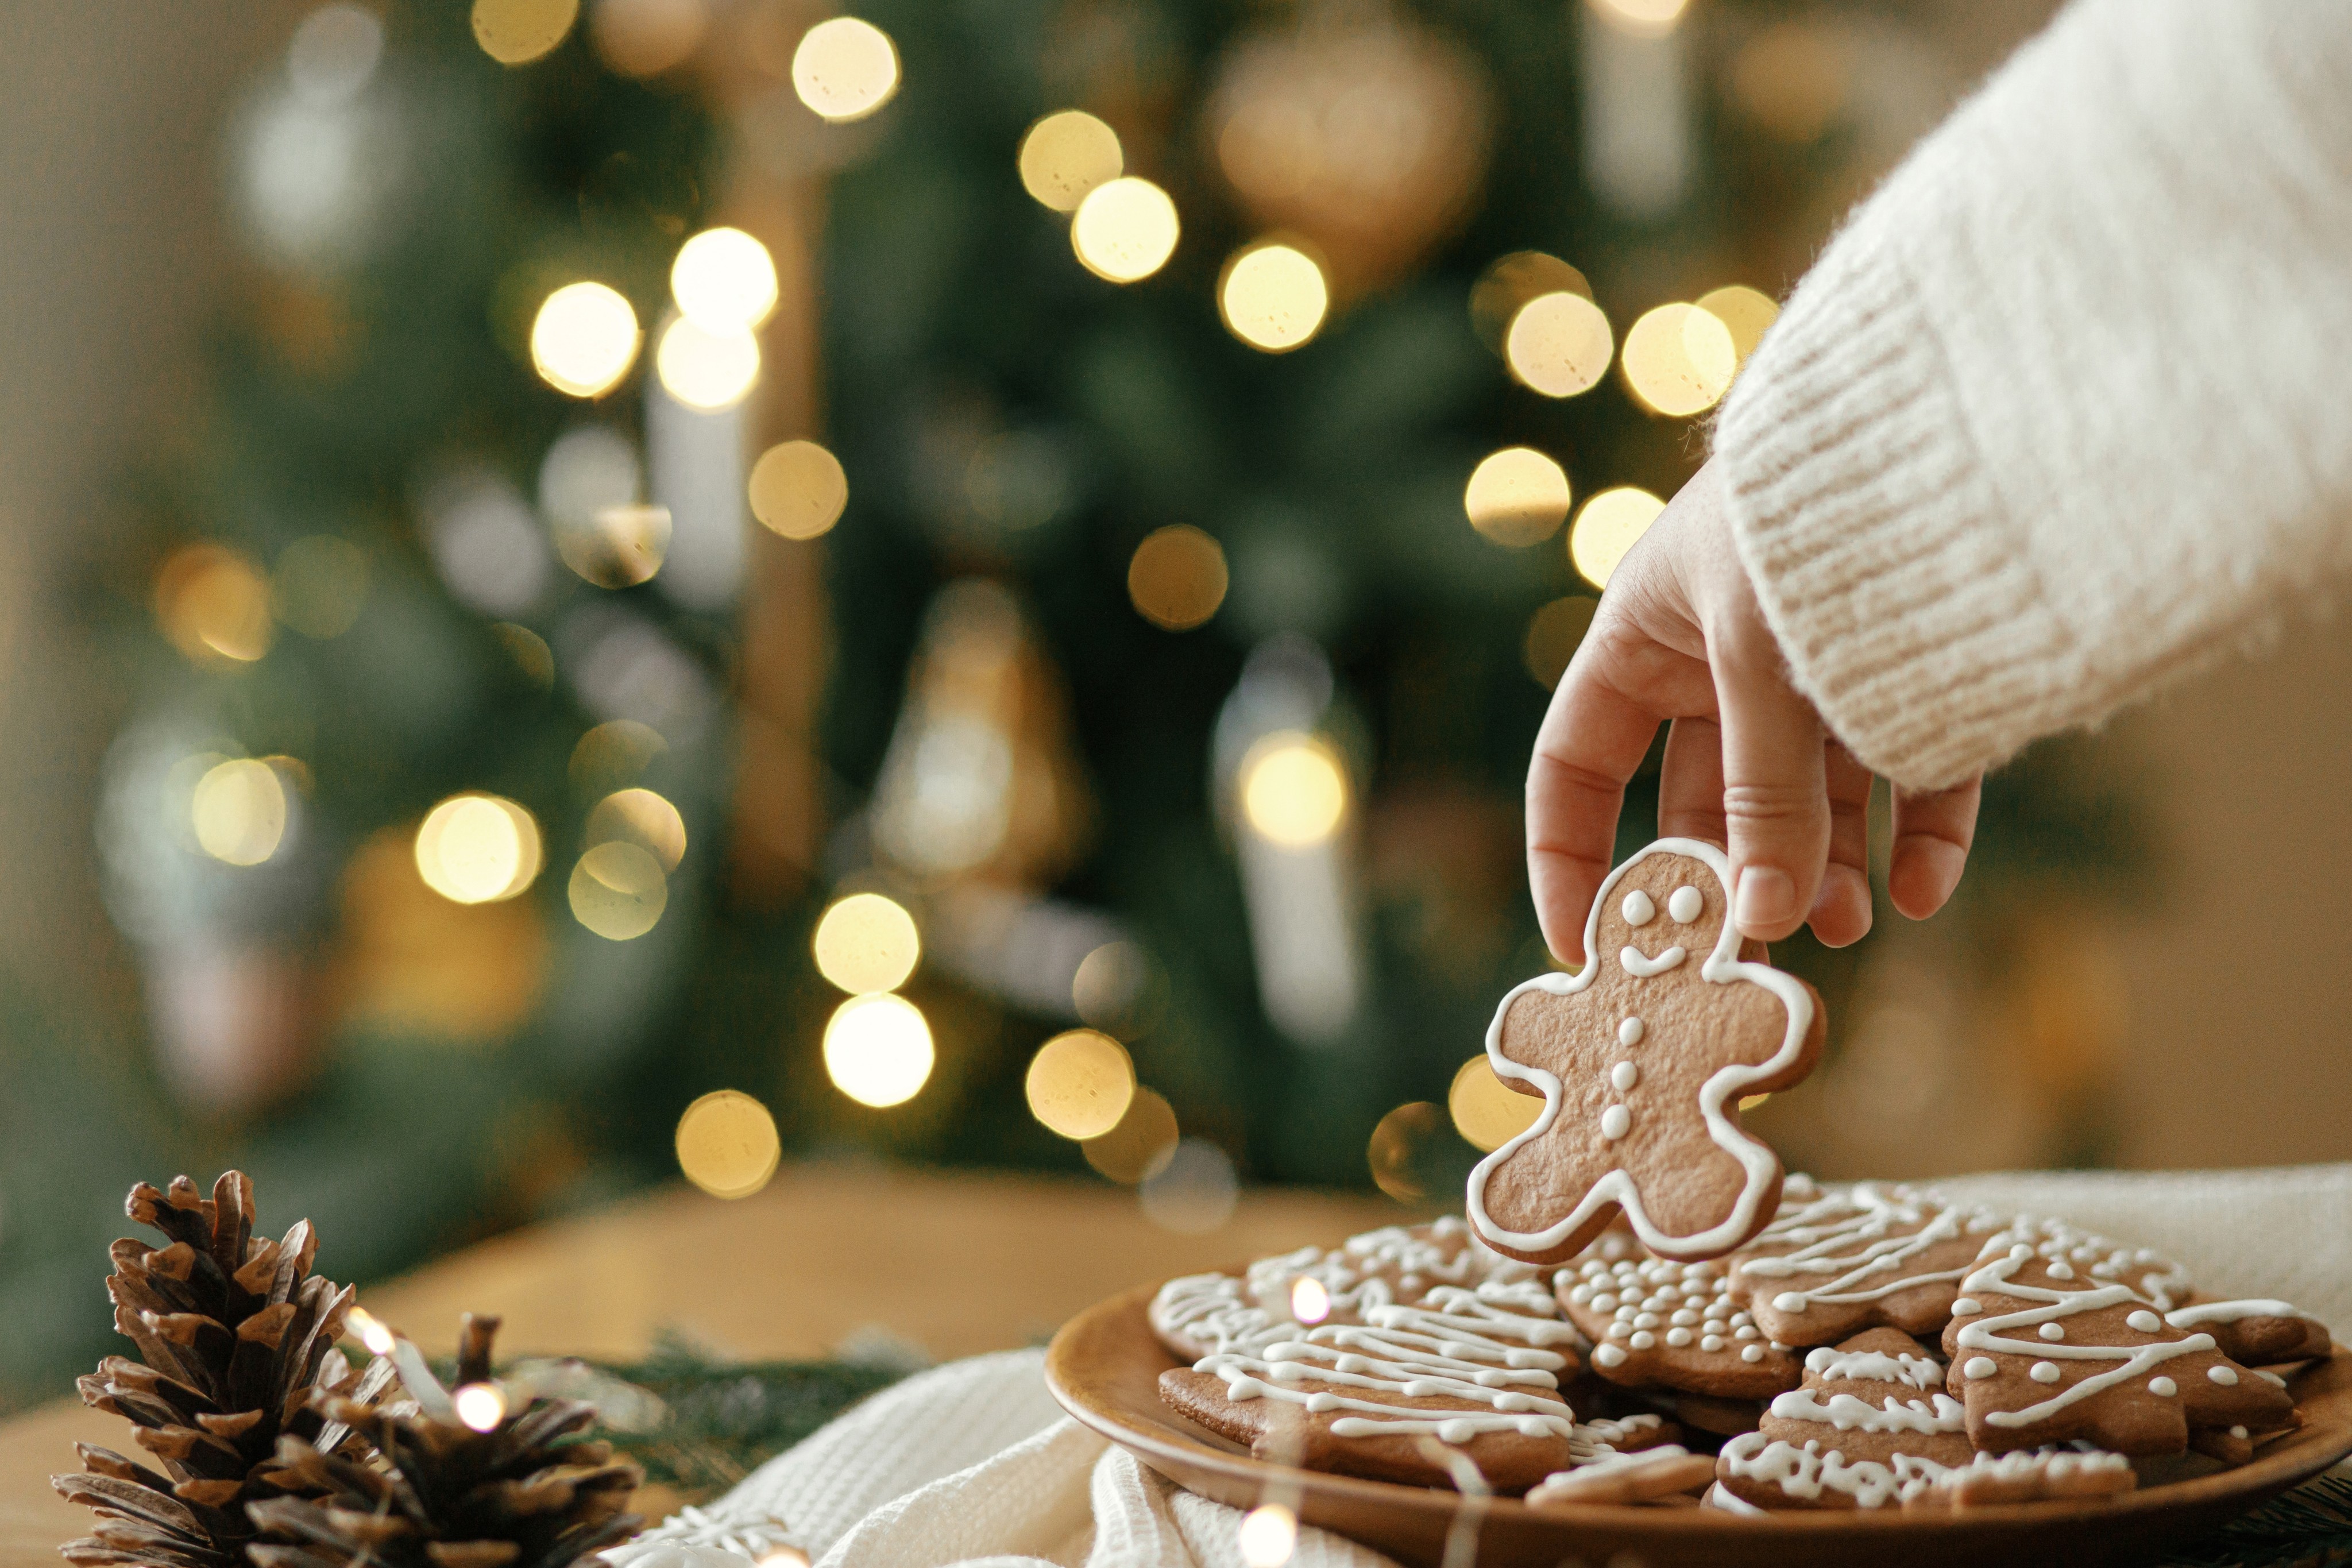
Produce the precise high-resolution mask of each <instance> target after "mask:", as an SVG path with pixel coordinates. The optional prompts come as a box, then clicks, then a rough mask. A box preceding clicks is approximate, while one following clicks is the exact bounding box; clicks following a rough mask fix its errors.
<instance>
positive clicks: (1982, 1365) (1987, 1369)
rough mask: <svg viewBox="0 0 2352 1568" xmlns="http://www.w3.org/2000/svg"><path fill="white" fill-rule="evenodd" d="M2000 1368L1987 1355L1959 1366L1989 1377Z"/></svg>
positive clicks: (1977, 1374)
mask: <svg viewBox="0 0 2352 1568" xmlns="http://www.w3.org/2000/svg"><path fill="white" fill-rule="evenodd" d="M1960 1371H1961V1372H1963V1373H1966V1374H1967V1375H1969V1376H1970V1377H1990V1376H1991V1375H1992V1374H1993V1373H1997V1372H1999V1371H2000V1367H1999V1366H1997V1365H1995V1364H1994V1363H1993V1359H1992V1357H1990V1356H1987V1355H1979V1356H1970V1357H1969V1364H1968V1365H1966V1366H1964V1367H1962V1368H1960ZM2158 1381H2161V1380H2160V1379H2159V1380H2158Z"/></svg>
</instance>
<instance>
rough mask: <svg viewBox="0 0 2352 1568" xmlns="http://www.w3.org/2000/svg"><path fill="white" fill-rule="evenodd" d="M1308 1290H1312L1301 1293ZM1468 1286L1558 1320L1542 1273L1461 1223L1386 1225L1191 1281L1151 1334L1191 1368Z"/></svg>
mask: <svg viewBox="0 0 2352 1568" xmlns="http://www.w3.org/2000/svg"><path fill="white" fill-rule="evenodd" d="M1303 1282H1311V1283H1310V1284H1306V1285H1305V1288H1302V1283H1303ZM1439 1285H1467V1286H1470V1287H1473V1288H1475V1289H1481V1290H1483V1291H1484V1292H1485V1299H1486V1300H1488V1301H1490V1302H1499V1303H1507V1304H1511V1305H1512V1309H1513V1310H1517V1311H1520V1312H1523V1313H1525V1314H1527V1315H1528V1316H1532V1317H1538V1318H1545V1317H1550V1316H1553V1315H1554V1310H1555V1309H1554V1308H1553V1306H1552V1304H1551V1302H1550V1300H1549V1291H1548V1290H1547V1289H1546V1288H1545V1287H1544V1285H1543V1284H1542V1282H1541V1281H1540V1279H1538V1277H1537V1273H1536V1270H1535V1269H1533V1268H1529V1267H1528V1265H1526V1264H1524V1263H1520V1262H1518V1261H1517V1260H1516V1259H1513V1258H1505V1257H1503V1256H1502V1255H1501V1254H1499V1253H1497V1252H1496V1251H1494V1250H1493V1249H1492V1248H1490V1247H1485V1246H1482V1245H1480V1244H1479V1242H1478V1241H1477V1239H1476V1238H1475V1237H1473V1236H1472V1235H1471V1234H1470V1227H1469V1226H1467V1225H1465V1224H1464V1223H1463V1221H1462V1220H1461V1219H1460V1218H1458V1217H1454V1216H1451V1215H1449V1216H1447V1217H1445V1218H1443V1219H1439V1220H1435V1221H1433V1222H1431V1223H1430V1224H1427V1225H1417V1226H1382V1227H1381V1229H1378V1230H1371V1231H1366V1232H1364V1233H1363V1234H1361V1235H1360V1236H1352V1237H1349V1238H1348V1239H1347V1241H1346V1242H1344V1243H1342V1244H1341V1245H1340V1246H1339V1247H1330V1248H1324V1247H1300V1248H1298V1249H1297V1251H1295V1252H1286V1253H1283V1254H1280V1255H1278V1256H1276V1257H1273V1258H1259V1259H1258V1260H1257V1261H1255V1263H1252V1264H1251V1265H1249V1267H1248V1268H1246V1269H1245V1270H1244V1272H1243V1273H1241V1274H1239V1275H1234V1274H1191V1275H1186V1276H1184V1277H1183V1278H1181V1279H1171V1280H1170V1281H1169V1282H1168V1283H1167V1284H1165V1285H1163V1286H1161V1287H1160V1293H1159V1294H1158V1295H1157V1296H1156V1297H1154V1298H1153V1300H1152V1302H1151V1307H1150V1314H1149V1315H1150V1322H1151V1331H1152V1332H1153V1334H1154V1335H1156V1336H1157V1337H1158V1339H1159V1340H1160V1343H1161V1344H1163V1345H1166V1346H1167V1347H1168V1349H1169V1351H1170V1352H1171V1353H1172V1354H1175V1355H1177V1356H1180V1357H1181V1358H1182V1359H1184V1360H1186V1361H1197V1360H1198V1359H1200V1358H1201V1357H1202V1356H1204V1355H1207V1354H1210V1353H1211V1352H1214V1351H1219V1350H1227V1349H1232V1348H1234V1347H1235V1346H1238V1345H1242V1344H1244V1343H1257V1342H1265V1341H1266V1340H1268V1339H1274V1338H1282V1337H1286V1336H1288V1335H1291V1334H1294V1333H1296V1332H1297V1331H1299V1329H1301V1328H1302V1327H1305V1328H1311V1327H1313V1326H1314V1325H1316V1324H1318V1323H1324V1322H1329V1323H1361V1322H1363V1321H1366V1320H1365V1318H1364V1313H1365V1311H1366V1310H1368V1309H1370V1308H1372V1307H1377V1306H1387V1305H1396V1304H1406V1305H1409V1304H1412V1303H1414V1302H1417V1301H1419V1300H1421V1299H1422V1298H1423V1296H1424V1295H1426V1294H1427V1293H1428V1291H1429V1290H1430V1289H1432V1288H1433V1287H1434V1286H1439Z"/></svg>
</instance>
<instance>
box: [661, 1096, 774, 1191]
mask: <svg viewBox="0 0 2352 1568" xmlns="http://www.w3.org/2000/svg"><path fill="white" fill-rule="evenodd" d="M675 1147H676V1148H677V1168H678V1169H679V1170H680V1171H682V1172H684V1173H685V1174H686V1179H687V1180H688V1181H689V1182H692V1183H693V1184H695V1185H696V1186H698V1187H700V1188H701V1189H702V1190H703V1191H704V1192H706V1193H709V1194H710V1195H711V1196H712V1197H714V1198H748V1197H750V1196H751V1194H753V1193H756V1192H758V1191H759V1190H760V1189H761V1188H762V1187H764V1186H766V1185H767V1184H768V1181H769V1178H771V1177H772V1176H773V1175H774V1174H775V1173H776V1163H777V1161H778V1160H779V1159H780V1158H781V1157H782V1150H783V1145H782V1142H781V1141H780V1140H779V1139H778V1138H777V1136H776V1119H775V1118H774V1117H773V1116H771V1115H770V1114H769V1113H768V1108H767V1107H766V1106H764V1105H762V1104H761V1103H760V1102H759V1101H758V1100H754V1099H752V1098H751V1096H750V1095H748V1094H745V1093H743V1092H742V1091H741V1090H740V1089H717V1090H714V1091H713V1092H711V1093H709V1094H706V1095H704V1096H703V1097H702V1098H701V1099H699V1100H696V1101H695V1102H694V1103H693V1104H691V1105H689V1106H688V1107H687V1108H686V1114H684V1115H683V1116H680V1117H679V1118H678V1119H677V1139H676V1142H675Z"/></svg>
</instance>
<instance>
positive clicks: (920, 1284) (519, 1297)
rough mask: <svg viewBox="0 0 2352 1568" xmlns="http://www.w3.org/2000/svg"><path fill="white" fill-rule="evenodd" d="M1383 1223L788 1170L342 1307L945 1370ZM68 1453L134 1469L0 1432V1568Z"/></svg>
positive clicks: (1351, 1214) (23, 1557)
mask: <svg viewBox="0 0 2352 1568" xmlns="http://www.w3.org/2000/svg"><path fill="white" fill-rule="evenodd" d="M1402 1217H1405V1216H1404V1215H1403V1214H1402V1211H1401V1210H1399V1209H1398V1208H1397V1207H1396V1206H1395V1205H1391V1204H1388V1203H1385V1202H1382V1201H1381V1200H1378V1199H1371V1198H1364V1197H1356V1196H1344V1197H1343V1196H1337V1195H1327V1194H1312V1193H1295V1192H1265V1193H1254V1194H1244V1196H1243V1198H1242V1201H1241V1204H1240V1205H1239V1207H1238V1208H1237V1209H1236V1210H1235V1212H1234V1216H1233V1218H1232V1219H1231V1220H1229V1221H1228V1222H1227V1223H1226V1224H1225V1225H1224V1226H1223V1227H1222V1228H1220V1229H1218V1230H1216V1231H1213V1232H1212V1233H1210V1234H1208V1235H1205V1236H1180V1235H1177V1234H1174V1233H1172V1232H1170V1231H1167V1230H1163V1229H1161V1228H1160V1227H1159V1226H1155V1225H1153V1224H1152V1223H1150V1221H1149V1220H1147V1219H1146V1218H1145V1217H1144V1215H1143V1213H1142V1211H1141V1209H1140V1208H1139V1205H1138V1204H1137V1202H1136V1198H1135V1194H1133V1193H1132V1192H1131V1191H1129V1190H1127V1189H1125V1188H1118V1187H1112V1186H1109V1185H1108V1184H1102V1183H1088V1182H1076V1181H1071V1182H1055V1181H1039V1180H1034V1179H1027V1178H1018V1177H1009V1176H993V1175H983V1174H975V1173H952V1174H949V1173H914V1172H908V1171H900V1170H892V1169H889V1168H887V1167H883V1166H879V1165H873V1166H865V1165H808V1166H787V1167H785V1168H784V1169H783V1170H782V1171H780V1172H779V1173H777V1175H776V1179H775V1180H774V1181H773V1182H772V1183H771V1184H769V1185H768V1187H767V1189H766V1190H765V1191H764V1192H761V1194H759V1195H757V1196H756V1197H751V1198H746V1199H743V1200H742V1201H740V1202H736V1203H726V1202H722V1201H720V1200H719V1199H716V1198H711V1197H706V1196H704V1195H703V1194H700V1193H698V1192H694V1191H691V1190H668V1191H664V1192H661V1193H658V1194H654V1195H651V1196H648V1197H645V1198H641V1199H638V1200H635V1201H634V1202H631V1203H628V1204H625V1205H621V1206H619V1207H617V1208H614V1209H611V1210H608V1211H605V1212H604V1213H601V1214H597V1215H589V1216H585V1217H582V1218H577V1219H571V1220H565V1221H562V1222H560V1223H556V1224H551V1225H545V1226H535V1227H533V1228H531V1229H530V1230H525V1231H520V1232H518V1233H516V1234H515V1235H512V1236H508V1237H499V1239H497V1240H495V1241H489V1242H485V1243H483V1244H482V1245H481V1246H478V1247H469V1248H467V1250H465V1251H463V1252H459V1253H455V1254H453V1255H451V1256H450V1257H448V1258H443V1259H441V1260H440V1261H439V1262H437V1263H435V1264H433V1265H431V1266H430V1267H428V1268H424V1269H421V1270H419V1271H418V1272H417V1273H415V1274H413V1275H409V1276H407V1277H405V1278H403V1279H394V1280H388V1281H386V1282H384V1283H383V1284H382V1285H375V1286H367V1287H363V1288H362V1290H361V1292H360V1300H362V1302H363V1303H364V1304H365V1305H366V1306H367V1308H368V1310H370V1311H373V1312H374V1313H376V1314H377V1315H378V1316H380V1317H382V1318H383V1319H385V1320H386V1321H390V1322H391V1323H393V1324H394V1326H396V1327H397V1328H399V1329H400V1330H401V1331H403V1332H404V1333H406V1334H408V1335H410V1336H411V1337H412V1338H414V1339H415V1340H416V1341H417V1342H419V1343H420V1344H422V1345H423V1346H425V1349H426V1350H428V1351H430V1352H434V1353H436V1354H438V1353H442V1352H446V1351H448V1350H449V1349H450V1348H451V1347H452V1346H453V1345H454V1344H455V1342H456V1339H457V1314H458V1313H459V1312H461V1311H479V1312H497V1313H499V1314H502V1315H503V1316H504V1317H505V1319H506V1326H505V1328H504V1329H502V1330H501V1331H500V1332H499V1352H501V1354H511V1355H520V1354H525V1353H532V1352H551V1353H552V1352H561V1353H566V1354H579V1355H589V1356H598V1357H614V1358H624V1359H625V1358H629V1357H633V1356H635V1355H638V1354H640V1353H642V1352H644V1351H645V1350H646V1347H647V1346H648V1344H649V1343H650V1342H651V1341H652V1339H653V1336H654V1334H655V1332H656V1331H658V1330H661V1329H664V1328H677V1329H679V1330H683V1331H686V1332H688V1333H689V1334H691V1335H693V1336H695V1337H696V1338H697V1339H698V1340H700V1341H702V1342H706V1343H708V1344H710V1345H713V1346H715V1347H717V1348H719V1349H720V1350H723V1351H726V1352H731V1353H733V1354H736V1355H740V1356H742V1357H745V1358H748V1359H762V1358H775V1357H793V1356H821V1355H825V1354H828V1353H829V1352H832V1351H833V1350H834V1348H835V1346H837V1345H839V1344H840V1343H841V1342H842V1341H843V1339H845V1337H847V1336H848V1335H851V1334H853V1333H856V1332H857V1331H861V1330H868V1329H879V1330H883V1331H887V1332H888V1333H891V1334H894V1335H897V1336H898V1337H899V1338H901V1339H904V1340H907V1341H909V1342H912V1343H913V1344H915V1345H916V1346H918V1347H919V1348H920V1349H921V1350H923V1351H924V1352H928V1353H929V1354H930V1355H932V1356H934V1357H937V1358H939V1359H940V1360H947V1359H950V1358H951V1357H955V1356H965V1355H971V1354H975V1353H977V1352H982V1351H991V1350H1003V1349H1006V1348H1009V1347H1013V1346H1017V1345H1022V1344H1027V1343H1032V1342H1039V1341H1042V1340H1043V1339H1044V1338H1045V1336H1047V1335H1048V1334H1050V1333H1052V1332H1053V1331H1054V1329H1055V1327H1056V1326H1058V1325H1059V1324H1060V1323H1061V1322H1062V1321H1063V1320H1064V1319H1066V1318H1067V1317H1069V1316H1071V1315H1072V1314H1073V1313H1075V1312H1076V1311H1077V1310H1080V1309H1081V1308H1083V1307H1086V1306H1087V1305H1089V1304H1091V1303H1092V1302H1095V1301H1097V1300H1101V1299H1102V1298H1103V1297H1105V1296H1108V1295H1110V1294H1111V1293H1112V1292H1114V1291H1117V1290H1119V1289H1125V1288H1126V1287H1128V1286H1130V1285H1134V1284H1136V1283H1138V1282H1139V1281H1143V1280H1150V1279H1161V1278H1164V1277H1166V1276H1168V1275H1171V1274H1181V1273H1186V1272H1190V1271H1193V1270H1197V1269H1202V1268H1214V1267H1216V1266H1218V1265H1220V1264H1224V1263H1229V1262H1234V1261H1237V1260H1240V1259H1242V1258H1252V1257H1255V1256H1257V1255H1259V1254H1261V1253H1267V1252H1277V1251H1286V1250H1288V1249H1289V1248H1291V1247H1298V1246H1302V1245H1304V1244H1306V1243H1307V1242H1310V1241H1312V1242H1325V1243H1328V1242H1332V1241H1336V1240H1338V1239H1339V1237H1343V1236H1347V1235H1349V1234H1350V1233H1352V1232H1354V1231H1358V1230H1362V1229H1365V1228H1367V1227H1368V1226H1375V1225H1386V1224H1391V1223H1394V1222H1395V1221H1396V1220H1398V1219H1400V1218H1402ZM327 1261H328V1262H329V1263H330V1264H331V1261H332V1249H331V1245H330V1247H329V1248H328V1258H327ZM104 1267H105V1259H104V1258H95V1259H93V1260H92V1268H94V1269H101V1270H102V1269H103V1268H104ZM77 1441H83V1442H96V1443H102V1444H104V1445H106V1446H107V1447H113V1448H118V1449H121V1450H123V1451H126V1452H130V1451H133V1450H132V1449H131V1443H130V1438H129V1427H128V1424H127V1423H125V1422H123V1421H121V1420H120V1419H118V1418H117V1417H114V1416H111V1415H100V1414H99V1413H98V1412H95V1411H91V1410H87V1409H84V1408H83V1407H82V1406H81V1405H78V1404H58V1405H48V1406H45V1407H43V1408H41V1409H38V1410H35V1411H32V1412H30V1413H28V1414H26V1415H21V1416H19V1417H17V1418H16V1419H15V1420H13V1421H9V1422H5V1423H0V1568H34V1565H36V1564H41V1565H44V1568H47V1565H48V1564H54V1563H58V1561H59V1559H58V1557H57V1555H56V1549H57V1544H58V1542H61V1541H65V1540H68V1539H69V1538H71V1537H73V1536H77V1535H79V1534H81V1533H83V1531H84V1530H85V1528H86V1522H87V1521H88V1519H89V1514H88V1511H87V1510H83V1509H79V1508H75V1507H72V1506H71V1505H69V1504H68V1503H67V1502H65V1501H64V1500H62V1499H60V1498H58V1496H57V1494H56V1493H55V1492H53V1491H51V1490H50V1489H49V1484H48V1478H49V1476H50V1474H51V1473H52V1472H55V1471H59V1470H70V1469H72V1468H75V1460H74V1452H73V1445H74V1444H75V1443H76V1442H77Z"/></svg>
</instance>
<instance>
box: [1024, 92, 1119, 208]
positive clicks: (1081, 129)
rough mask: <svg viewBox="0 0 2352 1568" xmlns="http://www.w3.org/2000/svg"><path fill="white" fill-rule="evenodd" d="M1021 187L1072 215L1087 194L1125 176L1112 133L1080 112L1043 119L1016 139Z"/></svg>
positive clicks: (1106, 126)
mask: <svg viewBox="0 0 2352 1568" xmlns="http://www.w3.org/2000/svg"><path fill="white" fill-rule="evenodd" d="M1020 164H1021V188H1022V189H1023V190H1025V191H1027V192H1028V193H1029V194H1030V195H1033V196H1034V197H1036V198H1037V200H1038V201H1040V202H1042V203H1043V204H1045V205H1046V206H1049V207H1051V208H1053V209H1054V210H1055V212H1057V213H1066V212H1075V211H1076V210H1077V205H1078V204H1079V203H1080V202H1082V201H1085V200H1086V199H1087V192H1089V191H1091V190H1093V189H1094V188H1095V187H1096V186H1097V185H1099V184H1106V183H1108V182H1109V181H1112V180H1116V179H1118V177H1119V175H1120V174H1123V173H1125V172H1126V169H1127V156H1126V154H1125V153H1123V152H1121V151H1120V149H1119V145H1118V132H1116V131H1113V130H1112V129H1111V128H1110V127H1109V126H1108V125H1105V124H1104V123H1103V122H1102V121H1099V120H1097V119H1096V118H1095V117H1094V116H1093V115H1091V114H1088V113H1087V111H1086V110H1083V109H1064V110H1057V111H1056V112H1055V113H1052V114H1049V115H1047V116H1045V118H1044V119H1043V120H1040V121H1037V123H1036V124H1034V125H1032V126H1031V127H1030V128H1029V132H1028V134H1027V135H1025V136H1024V137H1022V138H1021V156H1020Z"/></svg>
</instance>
